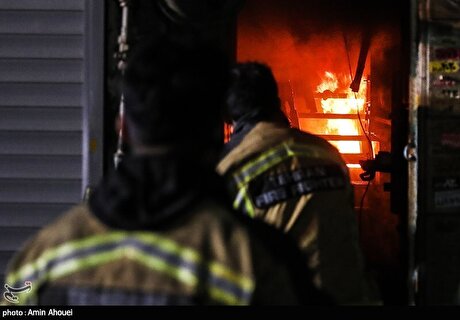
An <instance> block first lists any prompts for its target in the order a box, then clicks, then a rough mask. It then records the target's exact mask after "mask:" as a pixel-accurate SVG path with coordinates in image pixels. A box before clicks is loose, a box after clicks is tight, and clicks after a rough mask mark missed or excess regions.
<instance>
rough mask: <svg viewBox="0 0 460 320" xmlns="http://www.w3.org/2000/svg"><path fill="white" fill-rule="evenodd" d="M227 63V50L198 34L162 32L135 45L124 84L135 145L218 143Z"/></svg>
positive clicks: (201, 146) (192, 148)
mask: <svg viewBox="0 0 460 320" xmlns="http://www.w3.org/2000/svg"><path fill="white" fill-rule="evenodd" d="M228 68H229V64H228V61H227V57H226V55H224V54H223V53H222V52H220V51H219V50H218V49H216V48H214V47H212V46H209V45H207V44H205V42H203V41H200V40H199V39H197V38H192V37H184V36H172V35H161V36H157V37H155V38H149V39H143V41H142V42H141V43H139V44H137V46H136V48H135V49H134V51H133V53H132V54H131V55H130V59H129V60H128V63H127V68H126V70H125V74H124V85H123V93H124V98H125V109H126V110H125V115H126V124H127V131H128V134H129V140H130V142H131V145H132V146H133V147H134V148H133V149H135V148H136V146H142V147H146V146H147V147H162V146H166V147H167V148H173V149H188V150H189V151H191V152H203V150H204V149H216V148H217V149H218V148H220V147H221V145H222V135H221V131H222V122H221V106H222V104H223V102H224V100H225V92H226V89H227V87H228Z"/></svg>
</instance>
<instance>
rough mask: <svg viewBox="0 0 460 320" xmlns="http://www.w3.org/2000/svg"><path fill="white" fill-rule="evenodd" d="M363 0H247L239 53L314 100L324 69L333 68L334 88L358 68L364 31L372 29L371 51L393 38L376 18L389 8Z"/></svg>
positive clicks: (341, 85) (241, 18)
mask: <svg viewBox="0 0 460 320" xmlns="http://www.w3.org/2000/svg"><path fill="white" fill-rule="evenodd" d="M351 2H353V3H352V4H351ZM390 2H391V1H390ZM366 3H368V2H366V1H357V0H354V1H340V2H338V1H332V0H323V1H321V2H320V1H316V2H315V1H300V0H290V1H281V0H265V1H264V2H263V5H262V3H261V1H258V0H247V3H246V6H245V8H244V9H243V11H242V12H241V14H240V16H239V20H238V31H237V32H238V33H237V58H238V60H239V61H259V62H263V63H266V64H268V65H269V66H270V67H271V68H272V70H273V73H274V75H275V77H276V79H277V80H278V83H279V84H280V86H281V87H283V85H284V86H286V84H289V86H290V87H291V89H293V90H294V91H295V94H296V96H301V98H302V99H304V100H305V101H306V103H307V104H312V103H313V102H312V101H313V96H314V94H315V91H316V88H317V86H318V85H319V84H320V83H321V82H322V81H323V79H324V78H325V74H326V72H333V73H334V74H336V75H337V77H338V79H339V88H338V90H339V91H340V90H345V89H347V88H348V87H349V85H350V83H351V80H352V76H353V75H354V73H355V70H356V65H357V61H358V56H359V50H360V47H361V39H362V37H363V34H364V32H371V34H372V40H371V51H373V52H376V53H377V54H380V52H383V50H379V48H384V47H385V46H388V45H389V44H390V43H391V42H392V39H391V37H392V36H391V35H388V34H387V33H385V27H383V26H381V24H382V23H381V22H380V21H386V22H385V23H389V22H388V21H392V20H391V19H389V20H385V19H383V18H384V17H385V12H387V14H388V15H391V10H383V9H382V8H381V9H377V11H376V9H373V8H369V7H366V6H365V4H366ZM388 12H389V13H388ZM377 13H378V14H377ZM393 15H394V14H393ZM393 19H394V17H393ZM368 57H369V56H368ZM369 60H370V57H369V59H368V63H367V65H366V70H365V72H369V65H370V63H369ZM365 74H366V73H365ZM299 111H302V110H299ZM303 111H306V110H303Z"/></svg>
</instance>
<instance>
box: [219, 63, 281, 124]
mask: <svg viewBox="0 0 460 320" xmlns="http://www.w3.org/2000/svg"><path fill="white" fill-rule="evenodd" d="M230 77H231V80H230V81H231V83H230V87H229V90H228V92H227V98H226V114H227V117H228V118H230V120H232V121H239V120H240V119H242V118H248V117H249V118H251V117H257V118H260V119H264V118H272V117H273V116H274V115H279V114H280V112H281V109H280V99H279V96H278V85H277V83H276V80H275V77H274V76H273V73H272V71H271V69H270V67H268V66H267V65H265V64H263V63H259V62H252V61H251V62H244V63H238V64H237V65H236V66H235V67H233V68H232V70H231V75H230Z"/></svg>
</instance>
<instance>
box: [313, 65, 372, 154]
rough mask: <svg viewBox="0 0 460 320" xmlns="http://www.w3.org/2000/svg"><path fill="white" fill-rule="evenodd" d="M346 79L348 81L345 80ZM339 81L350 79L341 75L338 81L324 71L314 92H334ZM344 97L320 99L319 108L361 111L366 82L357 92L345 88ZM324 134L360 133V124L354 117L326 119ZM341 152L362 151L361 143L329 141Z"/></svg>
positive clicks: (341, 112)
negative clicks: (340, 79) (341, 77)
mask: <svg viewBox="0 0 460 320" xmlns="http://www.w3.org/2000/svg"><path fill="white" fill-rule="evenodd" d="M347 80H348V81H347ZM340 82H342V83H351V81H350V79H346V77H343V81H339V80H338V79H337V76H336V75H334V74H333V73H332V72H328V71H326V73H325V75H324V78H323V81H322V82H321V83H320V84H319V85H318V86H317V87H316V92H318V93H323V92H324V91H326V90H329V91H331V92H332V93H335V91H336V90H337V89H338V88H339V84H340ZM344 93H345V94H346V98H327V99H321V108H322V111H323V112H324V113H334V114H357V112H358V110H359V112H360V113H362V111H363V109H364V102H365V100H366V99H365V98H366V83H365V82H363V84H362V85H361V86H360V90H359V92H358V93H354V92H352V91H351V89H349V88H347V90H346V91H345V92H344ZM325 130H326V132H324V133H325V134H330V135H347V136H358V135H359V134H360V125H359V122H358V120H357V119H356V120H354V119H351V120H350V119H328V120H327V125H326V129H325ZM330 142H331V143H332V144H333V145H335V146H336V147H337V149H338V150H339V151H340V152H341V153H354V154H357V153H362V148H361V143H360V142H359V141H330Z"/></svg>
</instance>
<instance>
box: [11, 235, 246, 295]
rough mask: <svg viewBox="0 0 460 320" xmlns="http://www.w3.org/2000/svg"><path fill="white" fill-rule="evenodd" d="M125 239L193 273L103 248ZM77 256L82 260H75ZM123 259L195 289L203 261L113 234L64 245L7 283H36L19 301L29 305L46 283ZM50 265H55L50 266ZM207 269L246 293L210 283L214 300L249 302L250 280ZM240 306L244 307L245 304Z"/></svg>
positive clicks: (144, 239)
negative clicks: (176, 259) (172, 258)
mask: <svg viewBox="0 0 460 320" xmlns="http://www.w3.org/2000/svg"><path fill="white" fill-rule="evenodd" d="M127 238H129V239H133V240H136V241H138V242H139V243H142V244H146V245H148V246H149V247H152V248H160V249H161V250H163V251H164V252H167V253H169V254H172V255H173V256H176V257H179V258H180V259H181V260H182V261H184V263H186V264H187V263H189V264H191V265H192V270H190V267H188V268H187V266H185V265H182V263H179V264H178V265H176V264H172V263H170V262H168V261H166V260H165V259H163V258H162V257H159V256H154V255H151V254H148V253H145V252H144V251H143V249H142V248H137V247H135V246H130V245H129V244H126V245H124V244H122V245H121V246H120V247H118V248H117V247H115V248H110V247H106V248H104V247H103V246H104V245H107V246H110V245H116V244H117V243H118V242H121V243H122V242H123V240H126V239H127ZM101 246H102V248H101ZM91 249H95V252H85V251H84V250H91ZM97 250H100V251H97ZM78 251H82V252H78ZM78 254H80V255H84V256H83V257H78ZM72 255H75V257H71V256H72ZM65 256H70V257H71V258H69V260H67V261H61V262H59V258H61V257H65ZM123 258H126V259H131V260H134V261H136V262H138V263H140V264H142V265H144V266H145V267H147V268H150V269H153V270H155V271H158V272H162V273H165V274H167V275H169V276H171V277H173V278H174V279H177V280H179V281H180V282H182V283H184V284H186V285H188V286H192V287H196V286H197V285H198V278H197V274H195V273H194V271H196V270H198V269H199V264H202V263H203V259H202V258H201V256H200V255H199V254H198V252H196V251H195V250H192V249H190V248H186V247H182V246H180V245H178V244H177V243H175V242H174V241H171V240H169V239H166V238H164V237H162V236H159V235H157V234H153V233H150V232H113V233H109V234H104V235H98V236H93V237H90V238H85V239H82V240H75V241H72V242H68V243H65V244H63V245H61V246H59V247H57V248H53V249H49V250H47V251H45V252H44V253H43V254H42V255H41V256H40V257H39V258H38V259H37V260H35V261H34V262H32V263H29V264H27V265H25V266H24V267H22V268H21V269H20V270H19V271H17V272H15V273H13V274H9V275H8V277H7V283H11V284H15V283H16V282H18V281H20V280H29V279H30V277H35V278H36V279H33V280H34V281H33V287H32V290H31V291H30V292H29V293H28V294H27V295H22V299H21V302H25V303H29V302H31V301H34V298H35V296H36V290H38V289H39V287H40V285H41V284H43V283H44V282H46V281H50V280H56V279H59V278H61V277H64V276H67V275H69V274H72V273H74V272H77V271H81V270H85V269H88V268H92V267H96V266H99V265H103V264H106V263H109V262H111V261H115V260H118V259H123ZM53 260H55V261H53ZM52 262H55V264H54V265H53V264H52ZM208 267H209V268H208V269H209V272H210V273H211V274H212V275H213V276H214V277H216V278H218V279H224V280H225V281H227V282H228V283H230V284H232V285H234V286H235V287H237V288H240V289H241V291H243V292H245V294H244V297H239V296H238V295H237V294H233V293H232V292H228V291H226V290H225V288H224V289H223V288H220V287H219V286H220V284H219V283H217V284H213V283H209V284H208V286H209V288H208V292H209V294H210V295H212V297H213V298H214V299H217V300H218V301H220V302H223V303H227V302H230V301H239V303H240V302H242V300H241V299H243V300H244V298H245V297H246V298H245V299H249V297H250V296H251V295H252V290H253V284H252V279H251V278H250V277H245V276H243V275H240V274H238V273H237V272H234V271H232V270H231V269H229V268H227V267H226V266H224V265H222V264H220V263H217V262H211V263H210V264H209V265H208ZM195 268H196V270H195ZM28 278H29V279H28ZM34 289H35V290H34ZM219 292H220V293H219ZM218 293H219V294H218ZM24 298H25V299H24ZM222 299H223V300H222ZM232 299H233V300H232ZM242 303H244V301H243V302H242Z"/></svg>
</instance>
